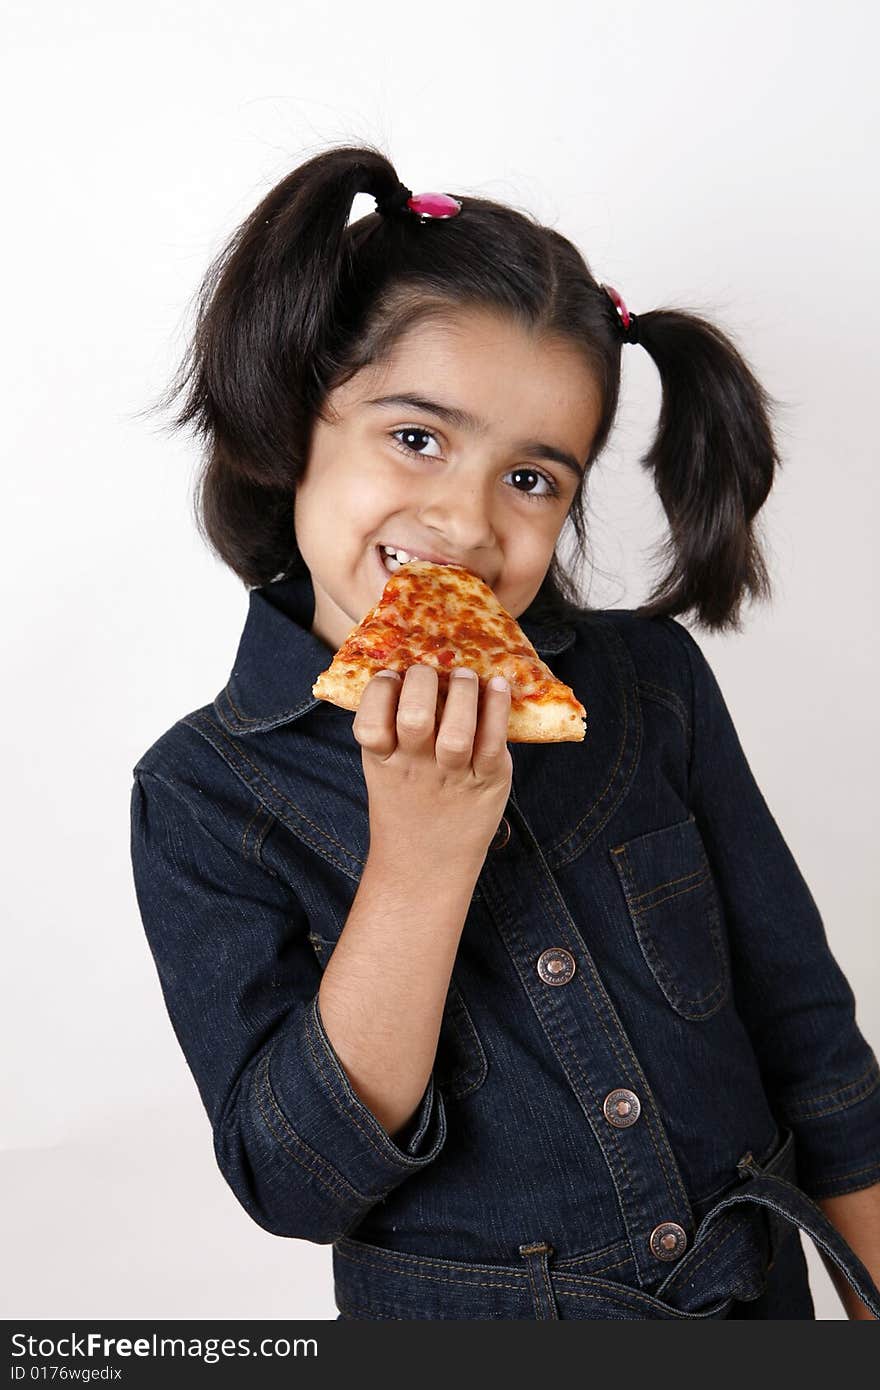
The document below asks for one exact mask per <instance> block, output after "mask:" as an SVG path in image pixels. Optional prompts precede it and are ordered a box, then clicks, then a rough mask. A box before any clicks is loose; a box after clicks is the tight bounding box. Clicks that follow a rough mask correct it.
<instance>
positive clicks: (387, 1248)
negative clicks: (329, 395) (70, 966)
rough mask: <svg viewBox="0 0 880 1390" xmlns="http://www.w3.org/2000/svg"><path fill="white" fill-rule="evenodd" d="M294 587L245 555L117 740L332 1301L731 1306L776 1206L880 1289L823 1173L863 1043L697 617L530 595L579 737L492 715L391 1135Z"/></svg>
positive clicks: (223, 1048) (348, 768)
mask: <svg viewBox="0 0 880 1390" xmlns="http://www.w3.org/2000/svg"><path fill="white" fill-rule="evenodd" d="M313 611H314V593H313V589H312V586H311V580H310V579H309V578H308V576H306V577H305V578H300V579H295V580H285V581H278V582H275V583H271V584H268V585H265V586H263V587H262V588H259V589H254V590H252V591H251V592H250V596H249V609H248V615H247V619H246V622H245V626H244V631H243V633H242V636H241V640H240V643H239V647H238V652H237V655H236V659H235V665H234V668H233V670H232V673H231V675H230V678H229V681H228V683H227V685H226V686H225V688H224V689H223V690H222V691H221V692H220V693H219V694H218V695H217V697H216V699H215V700H214V701H213V702H212V703H211V704H208V705H205V706H203V707H202V708H200V709H197V710H195V711H193V712H192V713H191V714H187V715H185V716H184V717H182V718H181V719H180V720H178V721H177V723H175V724H174V725H173V727H171V728H170V729H168V730H167V732H165V733H164V734H162V736H161V737H159V738H158V739H157V741H156V742H155V743H154V744H153V745H152V746H151V747H150V748H149V749H148V750H147V751H146V752H145V753H144V754H143V756H142V757H141V758H140V759H139V761H138V762H137V764H136V766H135V768H134V785H133V788H132V801H131V834H132V838H131V854H132V866H133V873H134V883H135V888H136V893H137V899H138V904H139V908H140V913H141V918H142V921H143V925H144V929H145V931H146V936H147V939H148V943H149V947H150V950H151V952H152V956H153V959H154V961H155V965H156V969H157V971H158V976H159V980H160V983H161V987H162V991H163V995H164V999H165V1003H166V1006H167V1009H168V1013H169V1015H170V1019H171V1023H172V1025H173V1028H174V1030H175V1033H176V1036H177V1038H178V1041H179V1043H180V1046H181V1048H182V1050H183V1053H184V1055H185V1058H186V1061H187V1063H188V1065H189V1067H190V1069H191V1071H192V1074H193V1077H194V1079H195V1083H196V1085H197V1087H198V1090H199V1093H200V1095H201V1099H202V1102H203V1104H204V1106H205V1109H206V1111H207V1114H208V1116H209V1119H210V1122H211V1126H212V1130H213V1139H214V1152H215V1156H216V1161H217V1163H218V1165H219V1167H220V1170H221V1172H222V1174H223V1176H224V1178H225V1179H226V1181H227V1183H228V1184H229V1186H230V1188H231V1189H232V1191H233V1193H234V1194H235V1196H236V1198H237V1199H238V1201H239V1202H240V1203H241V1205H242V1206H243V1207H244V1209H245V1211H246V1212H247V1213H248V1214H249V1215H250V1216H251V1217H252V1218H253V1220H254V1221H255V1222H257V1223H258V1224H259V1225H260V1226H261V1227H263V1228H264V1229H265V1230H267V1231H270V1232H272V1233H274V1234H276V1235H279V1236H289V1237H297V1238H300V1239H303V1240H308V1241H313V1242H319V1243H332V1245H333V1260H334V1275H335V1284H336V1297H337V1302H338V1304H339V1306H340V1307H341V1308H342V1312H343V1316H367V1317H376V1318H381V1317H392V1318H401V1317H403V1318H409V1317H466V1318H470V1317H478V1318H495V1317H535V1316H538V1317H560V1316H562V1317H603V1316H610V1317H639V1318H641V1317H687V1316H713V1317H714V1316H726V1315H728V1310H729V1308H730V1306H731V1302H732V1300H734V1299H737V1300H750V1299H755V1298H757V1297H758V1296H759V1295H760V1294H761V1293H762V1292H763V1291H764V1290H765V1288H766V1283H767V1274H768V1270H769V1269H770V1268H772V1266H773V1262H774V1260H775V1258H776V1255H777V1251H778V1249H779V1248H780V1246H781V1244H782V1243H783V1241H784V1239H785V1237H786V1236H787V1235H789V1236H790V1233H791V1231H792V1230H793V1229H795V1228H797V1227H799V1228H800V1229H802V1230H805V1231H807V1232H808V1233H809V1234H810V1235H811V1237H812V1238H813V1239H814V1240H815V1241H816V1243H817V1245H818V1246H819V1247H820V1249H822V1250H823V1251H824V1252H825V1254H826V1255H828V1256H829V1257H830V1258H831V1259H832V1260H833V1261H834V1262H836V1263H837V1265H838V1266H839V1267H840V1268H841V1269H842V1270H843V1272H844V1274H845V1276H846V1278H847V1279H848V1280H849V1282H850V1283H851V1284H852V1285H853V1287H855V1288H856V1289H857V1290H858V1292H859V1293H860V1294H861V1296H862V1297H863V1298H865V1300H866V1301H867V1302H868V1304H869V1307H871V1309H872V1311H874V1312H875V1313H877V1314H880V1294H878V1293H877V1290H876V1288H875V1286H874V1285H873V1284H872V1282H871V1280H870V1277H869V1275H868V1274H867V1271H866V1270H865V1268H864V1266H863V1265H862V1264H861V1262H860V1261H859V1260H858V1259H857V1257H856V1256H855V1254H854V1252H853V1251H852V1250H851V1249H850V1247H849V1246H848V1245H847V1244H846V1243H845V1242H844V1241H843V1240H842V1239H841V1237H840V1236H839V1235H838V1233H837V1232H836V1231H835V1229H834V1228H833V1226H832V1225H831V1223H830V1222H828V1221H827V1220H826V1218H825V1217H824V1216H823V1214H822V1213H821V1211H820V1209H819V1208H818V1206H817V1205H816V1203H815V1198H817V1197H819V1196H825V1195H835V1194H841V1193H846V1192H850V1191H853V1190H855V1189H858V1188H864V1187H867V1186H869V1185H870V1184H872V1183H873V1182H876V1181H878V1180H880V1084H878V1083H880V1069H878V1064H877V1059H876V1057H875V1055H874V1053H873V1052H872V1050H871V1048H870V1046H869V1045H868V1043H867V1042H866V1040H865V1038H864V1037H863V1035H862V1033H861V1032H860V1030H859V1027H858V1026H857V1023H856V1019H855V1005H854V998H853V993H852V990H851V988H850V986H849V984H848V982H847V980H846V978H845V977H844V975H843V973H842V972H841V969H840V968H839V966H838V964H837V963H836V961H835V959H834V956H833V955H832V953H831V951H830V949H829V945H828V941H827V939H826V934H825V931H824V929H823V924H822V920H821V918H820V915H819V912H818V910H817V907H816V904H815V902H814V900H813V898H812V896H811V894H810V891H809V889H808V887H807V885H806V883H805V881H804V879H803V877H802V876H801V873H800V871H799V869H798V867H797V865H796V863H795V861H794V859H793V857H792V854H791V852H790V850H789V849H788V847H787V845H786V843H785V841H784V839H783V837H782V834H781V833H780V830H779V828H778V826H777V825H776V822H775V820H774V819H773V816H772V815H771V813H770V811H769V809H768V807H767V805H766V803H765V801H764V798H763V796H762V794H761V791H760V790H759V788H758V786H757V784H756V782H755V780H754V777H753V776H752V773H751V771H750V769H749V766H748V763H747V761H746V758H745V756H744V753H743V750H742V747H741V745H740V742H739V739H738V737H737V734H736V731H735V729H734V725H733V723H732V722H731V718H730V715H729V713H728V710H727V707H726V705H725V702H724V699H723V697H722V694H721V691H720V689H719V687H718V684H717V683H716V680H715V678H714V676H713V674H712V671H711V669H710V667H709V665H708V664H707V661H706V659H705V657H704V656H703V654H702V652H701V650H700V648H699V646H698V645H697V642H696V641H695V640H694V638H693V637H692V636H691V635H690V633H689V632H688V631H687V629H686V628H685V627H683V626H682V625H681V624H680V623H678V622H677V621H675V620H674V619H668V618H666V619H651V620H649V619H645V618H641V617H637V616H636V615H635V614H634V613H633V612H632V611H631V610H605V611H597V612H592V613H589V614H586V615H585V616H584V617H583V618H582V619H581V620H579V621H577V622H576V623H574V624H572V625H568V626H558V625H543V626H542V625H538V624H536V623H530V622H529V621H528V620H527V617H524V618H523V619H521V626H522V627H523V630H524V631H525V632H526V634H527V636H528V637H529V639H530V640H531V641H532V643H533V644H534V646H535V648H536V649H537V651H538V653H539V654H540V655H541V657H542V658H543V659H544V660H545V661H547V663H548V664H549V665H550V666H551V667H552V669H553V671H554V672H555V673H556V674H557V675H558V676H559V678H560V679H561V680H563V681H565V682H566V683H567V684H568V685H570V686H571V687H572V689H573V690H574V691H575V693H576V695H577V696H578V698H579V699H580V700H581V701H582V703H583V704H584V706H585V708H586V710H587V732H586V738H585V739H584V741H583V742H582V743H557V744H516V743H514V744H511V745H509V746H510V751H511V755H512V759H513V782H512V788H511V794H510V797H509V801H508V805H507V807H506V814H505V816H504V818H503V820H502V821H501V823H500V825H499V828H498V832H497V834H496V836H495V838H494V840H493V842H492V845H491V847H490V849H489V851H488V852H487V855H486V858H485V862H484V865H483V868H482V870H481V873H480V876H479V880H478V882H477V885H476V888H475V890H474V892H473V896H472V900H471V904H470V908H469V911H468V915H467V919H466V922H465V925H464V928H463V931H462V935H461V939H460V943H459V947H458V952H457V956H456V960H455V964H454V968H453V971H452V978H451V982H450V986H449V992H448V995H447V999H446V1004H445V1010H444V1014H443V1020H442V1026H441V1030H440V1038H439V1044H438V1049H437V1055H436V1059H435V1065H434V1069H433V1072H432V1075H431V1078H430V1080H429V1082H428V1085H427V1088H426V1090H425V1093H424V1096H423V1098H422V1101H421V1104H420V1107H419V1109H418V1111H417V1112H416V1114H415V1115H414V1117H413V1118H412V1120H411V1121H410V1123H409V1125H408V1126H407V1127H406V1129H405V1130H404V1131H403V1132H402V1133H400V1134H398V1135H397V1136H396V1139H392V1138H391V1137H390V1135H389V1134H388V1132H387V1131H386V1130H385V1129H384V1128H383V1126H382V1125H381V1124H380V1123H379V1122H378V1120H377V1119H376V1118H375V1117H374V1115H373V1114H372V1113H371V1111H370V1110H369V1109H368V1108H367V1107H366V1105H365V1104H364V1103H363V1102H362V1101H361V1100H360V1099H359V1097H358V1096H357V1094H356V1093H355V1091H354V1090H353V1088H352V1086H351V1085H350V1083H349V1080H348V1077H347V1074H346V1072H345V1070H344V1068H343V1067H342V1065H341V1062H340V1060H339V1058H338V1057H337V1055H336V1053H335V1051H334V1049H333V1046H332V1044H331V1042H330V1040H329V1037H328V1035H327V1033H326V1032H325V1030H324V1027H323V1023H322V1019H321V1014H320V1010H319V1008H318V1002H317V993H318V987H319V983H320V977H321V972H322V969H323V968H324V966H325V965H326V962H327V960H328V958H329V956H330V954H331V952H332V951H333V948H334V943H335V942H336V941H337V939H338V937H339V934H340V932H341V931H342V930H343V927H344V925H345V921H346V917H347V915H348V913H349V910H350V908H351V905H352V901H353V898H354V895H355V892H356V890H357V887H358V883H359V880H360V877H361V873H362V871H363V868H364V864H365V861H366V858H367V850H368V833H369V827H368V804H367V792H366V786H365V782H364V777H363V771H362V764H361V749H360V745H359V744H358V743H357V741H356V739H355V738H354V735H353V733H352V721H353V715H352V714H351V713H350V712H349V711H345V710H342V709H339V708H337V707H336V706H333V705H330V704H328V703H326V702H325V701H320V700H317V699H316V698H315V697H314V696H313V695H312V692H311V688H312V684H313V682H314V681H315V679H316V678H317V676H318V673H319V672H320V671H322V670H324V669H326V667H327V666H328V665H329V664H330V660H331V658H332V655H333V652H332V649H331V648H330V647H328V646H327V645H326V644H325V643H324V642H323V641H321V640H320V639H319V638H318V637H317V636H315V635H314V634H312V633H311V631H310V625H311V621H312V615H313ZM413 910H414V911H417V903H414V904H413ZM872 1300H873V1301H872Z"/></svg>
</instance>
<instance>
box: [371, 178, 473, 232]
mask: <svg viewBox="0 0 880 1390" xmlns="http://www.w3.org/2000/svg"><path fill="white" fill-rule="evenodd" d="M376 211H377V212H378V213H380V214H381V215H382V217H389V216H393V214H394V213H397V212H400V213H412V214H413V215H414V216H416V217H418V219H419V221H420V222H430V221H433V220H435V219H441V218H446V217H457V216H458V214H459V213H460V212H461V203H460V202H459V200H458V198H453V197H451V196H450V195H449V194H448V193H415V194H414V193H413V191H412V189H411V188H407V186H406V184H403V183H399V184H398V185H397V187H396V188H395V189H394V190H393V191H392V192H391V193H389V194H387V195H386V196H385V197H384V198H377V199H376Z"/></svg>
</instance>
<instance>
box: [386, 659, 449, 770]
mask: <svg viewBox="0 0 880 1390" xmlns="http://www.w3.org/2000/svg"><path fill="white" fill-rule="evenodd" d="M439 685H440V681H439V677H438V675H437V672H436V671H435V669H434V667H433V666H426V665H423V664H419V663H417V664H416V665H414V666H410V667H408V668H407V672H406V675H405V676H404V678H403V686H402V688H401V691H400V699H399V700H398V702H397V721H396V722H397V745H398V747H399V748H400V749H401V750H402V751H403V752H404V753H422V752H425V751H426V750H428V749H430V750H431V752H432V753H433V749H434V730H435V728H436V716H437V691H438V689H439Z"/></svg>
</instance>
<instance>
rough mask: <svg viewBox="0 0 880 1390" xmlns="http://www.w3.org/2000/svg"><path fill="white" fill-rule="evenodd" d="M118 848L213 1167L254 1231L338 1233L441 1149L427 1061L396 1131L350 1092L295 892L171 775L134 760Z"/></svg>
mask: <svg viewBox="0 0 880 1390" xmlns="http://www.w3.org/2000/svg"><path fill="white" fill-rule="evenodd" d="M190 794H191V793H190ZM237 834H238V839H242V836H241V833H240V832H237ZM131 860H132V869H133V875H134V884H135V891H136V895H137V900H138V907H139V909H140V914H141V919H142V922H143V926H144V930H145V932H146V936H147V941H148V944H149V948H150V951H151V953H152V956H153V960H154V962H155V965H156V969H157V972H158V976H159V982H160V985H161V989H162V993H163V997H164V1000H165V1005H166V1008H167V1010H168V1014H169V1017H170V1019H171V1023H172V1026H173V1028H174V1032H175V1034H176V1037H177V1040H178V1042H179V1043H180V1046H181V1048H182V1050H183V1053H184V1056H185V1058H186V1061H187V1063H188V1065H189V1068H190V1071H191V1072H192V1074H193V1077H194V1080H195V1082H196V1085H197V1087H198V1090H199V1094H200V1096H201V1099H202V1102H203V1104H204V1106H205V1109H206V1111H207V1113H208V1117H209V1119H210V1122H211V1127H212V1130H213V1135H214V1153H215V1156H216V1159H217V1163H218V1165H219V1167H220V1171H221V1172H222V1174H223V1176H224V1178H225V1179H226V1181H227V1183H228V1184H229V1186H230V1187H231V1189H232V1191H233V1192H234V1194H235V1196H236V1197H237V1198H238V1200H239V1202H240V1203H241V1205H242V1206H243V1207H244V1209H245V1210H246V1211H247V1212H248V1214H249V1215H250V1216H251V1217H252V1218H253V1219H254V1221H256V1222H257V1223H258V1224H259V1225H260V1226H262V1227H263V1228H264V1229H265V1230H267V1231H270V1232H272V1234H274V1235H280V1236H294V1237H298V1238H300V1239H303V1240H310V1241H314V1242H316V1243H318V1244H328V1243H330V1242H332V1241H334V1240H336V1239H337V1238H338V1237H339V1236H341V1235H344V1234H345V1233H346V1232H348V1231H350V1230H351V1229H352V1228H353V1227H354V1226H356V1225H357V1224H358V1222H359V1221H360V1220H361V1219H362V1218H363V1216H364V1215H365V1213H366V1212H368V1211H369V1210H370V1208H371V1207H373V1206H374V1205H375V1204H376V1203H377V1202H380V1201H382V1200H383V1198H384V1197H385V1196H386V1195H387V1194H388V1193H390V1192H391V1191H392V1190H393V1189H394V1188H395V1187H396V1186H397V1185H398V1184H399V1183H401V1182H403V1181H404V1180H405V1179H406V1178H407V1177H408V1176H409V1175H410V1174H411V1173H417V1172H419V1171H420V1169H422V1168H425V1167H426V1166H427V1165H428V1164H429V1163H430V1162H431V1161H432V1159H434V1158H436V1156H437V1154H438V1153H439V1151H440V1149H441V1148H442V1146H443V1143H444V1140H445V1137H446V1116H445V1110H444V1104H443V1097H442V1094H441V1092H440V1091H439V1089H436V1088H435V1084H434V1075H433V1073H432V1075H431V1077H430V1079H429V1081H428V1085H427V1088H426V1090H425V1093H424V1096H423V1098H422V1101H421V1103H420V1106H419V1108H418V1111H417V1112H416V1114H415V1115H414V1116H413V1117H412V1118H411V1120H410V1121H409V1123H408V1125H407V1126H406V1128H405V1130H404V1131H403V1132H401V1133H399V1134H398V1136H397V1142H396V1141H395V1140H393V1139H392V1138H391V1137H390V1135H389V1134H388V1132H387V1131H386V1130H385V1129H384V1127H383V1126H382V1125H381V1124H380V1123H379V1121H378V1120H377V1119H376V1118H375V1116H374V1115H373V1114H372V1112H371V1111H370V1110H369V1109H368V1107H367V1106H366V1105H365V1104H364V1103H363V1102H362V1101H361V1100H360V1099H359V1097H358V1096H357V1094H356V1092H355V1091H354V1090H353V1088H352V1086H351V1084H350V1082H349V1079H348V1076H347V1074H346V1072H345V1070H344V1069H343V1067H342V1064H341V1062H340V1060H339V1058H338V1056H337V1054H336V1052H335V1051H334V1049H333V1046H332V1044H331V1043H330V1040H329V1037H328V1036H327V1033H326V1032H325V1030H324V1026H323V1023H322V1020H321V1015H320V1011H319V1008H318V987H319V985H320V977H321V971H320V966H319V964H318V961H317V959H316V957H315V955H314V952H313V951H312V948H311V945H310V944H309V941H308V938H307V931H308V926H307V918H306V915H305V912H304V911H303V909H302V906H301V904H300V903H299V902H298V901H297V900H296V899H295V898H294V897H293V896H292V894H291V891H290V889H289V888H288V887H287V886H286V885H285V884H284V883H283V882H282V881H281V880H280V879H279V878H278V877H277V875H275V874H273V873H272V872H271V871H270V870H268V869H267V868H266V867H265V865H264V864H263V863H262V862H261V861H260V860H259V858H258V857H252V856H247V857H246V855H245V852H244V850H243V849H242V848H241V846H240V845H239V844H237V843H236V838H235V837H234V836H231V837H230V840H229V843H226V842H221V841H220V840H219V839H218V838H217V836H216V835H215V834H214V833H213V832H211V831H209V830H208V829H207V828H206V827H205V825H204V824H203V823H202V820H201V819H200V817H199V813H198V812H197V811H196V810H194V808H193V806H192V805H191V804H190V801H189V800H188V797H187V795H185V794H184V793H183V792H182V791H181V789H180V788H179V787H178V786H177V785H176V784H175V783H174V781H173V780H172V779H166V778H165V777H164V776H161V777H160V776H159V775H156V774H154V773H151V772H146V771H141V770H139V769H135V774H134V785H133V787H132V793H131Z"/></svg>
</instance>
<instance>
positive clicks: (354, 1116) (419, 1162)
mask: <svg viewBox="0 0 880 1390" xmlns="http://www.w3.org/2000/svg"><path fill="white" fill-rule="evenodd" d="M313 1024H314V1002H313V1003H312V1005H311V1006H310V1007H309V1008H308V1009H307V1010H306V1027H305V1035H306V1042H307V1043H308V1047H309V1051H310V1053H311V1054H312V1061H313V1062H314V1064H315V1068H316V1070H317V1071H318V1072H320V1073H321V1076H322V1079H323V1081H324V1084H325V1085H326V1087H327V1090H328V1092H329V1094H330V1096H331V1098H332V1100H333V1103H334V1105H335V1106H336V1108H337V1109H338V1110H339V1112H340V1113H341V1114H342V1115H344V1116H345V1117H346V1118H347V1119H348V1120H350V1121H351V1122H352V1124H354V1125H355V1126H356V1128H357V1129H359V1130H360V1132H361V1133H362V1134H363V1136H364V1138H365V1139H366V1140H367V1143H368V1144H369V1145H370V1147H371V1148H372V1149H373V1150H374V1152H375V1153H376V1155H377V1156H378V1157H379V1158H381V1159H382V1161H383V1163H396V1164H397V1166H398V1169H399V1168H400V1167H401V1166H403V1165H405V1166H406V1167H407V1168H422V1167H424V1166H425V1157H426V1156H425V1155H422V1157H420V1158H414V1157H413V1156H412V1155H411V1154H407V1155H406V1156H404V1155H403V1153H402V1152H401V1153H400V1154H389V1153H388V1152H387V1151H386V1150H385V1148H384V1147H383V1146H382V1145H381V1143H380V1141H379V1140H378V1139H377V1138H376V1136H375V1135H373V1134H372V1133H371V1132H370V1130H369V1129H368V1128H366V1126H365V1125H364V1123H363V1122H362V1120H361V1117H360V1114H359V1113H358V1112H357V1110H356V1109H355V1108H353V1107H352V1106H350V1105H348V1106H347V1105H346V1104H344V1103H343V1102H342V1101H340V1100H339V1097H338V1096H337V1094H336V1087H337V1086H338V1085H339V1084H340V1079H339V1078H338V1076H337V1075H336V1070H335V1065H334V1063H333V1061H332V1059H331V1058H327V1057H326V1056H325V1058H324V1060H323V1061H322V1060H321V1057H320V1055H319V1052H318V1051H316V1049H315V1047H314V1045H313V1042H312V1036H313V1034H312V1029H313ZM314 1026H315V1035H316V1037H317V1040H318V1043H319V1048H320V1050H323V1048H324V1039H323V1037H322V1036H321V1033H320V1031H319V1030H318V1029H317V1025H316V1024H315V1025H314ZM328 1067H329V1068H330V1072H328V1070H327V1068H328ZM349 1084H350V1083H349ZM353 1089H354V1088H353V1087H352V1090H353ZM358 1100H360V1097H358ZM360 1104H361V1105H364V1108H365V1109H366V1110H369V1106H367V1105H365V1103H364V1102H363V1101H360ZM373 1119H374V1123H375V1124H377V1125H378V1123H379V1121H378V1120H377V1119H376V1118H375V1116H374V1117H373ZM387 1142H388V1143H389V1144H393V1143H394V1141H393V1139H391V1138H390V1136H389V1137H388V1140H387Z"/></svg>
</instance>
